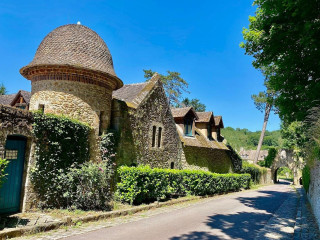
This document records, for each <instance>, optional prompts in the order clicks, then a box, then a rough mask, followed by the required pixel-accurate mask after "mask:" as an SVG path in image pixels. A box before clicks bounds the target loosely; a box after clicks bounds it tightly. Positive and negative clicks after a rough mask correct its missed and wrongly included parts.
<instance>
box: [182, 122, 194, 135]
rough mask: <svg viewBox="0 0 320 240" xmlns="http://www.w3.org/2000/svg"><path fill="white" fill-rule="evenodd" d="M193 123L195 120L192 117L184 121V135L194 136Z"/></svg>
mask: <svg viewBox="0 0 320 240" xmlns="http://www.w3.org/2000/svg"><path fill="white" fill-rule="evenodd" d="M192 124H193V121H192V120H191V119H186V120H185V122H184V135H186V136H192Z"/></svg>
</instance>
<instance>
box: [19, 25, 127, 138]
mask: <svg viewBox="0 0 320 240" xmlns="http://www.w3.org/2000/svg"><path fill="white" fill-rule="evenodd" d="M20 73H21V74H22V75H23V76H24V77H25V78H27V79H29V80H31V86H32V91H31V92H32V96H31V100H30V110H41V111H44V113H54V114H63V115H66V116H69V117H71V118H74V119H78V120H80V121H82V122H86V123H88V124H89V125H90V126H91V127H93V129H94V130H95V133H96V134H99V133H102V132H104V131H105V130H106V129H107V128H108V126H109V124H110V115H111V98H112V91H113V90H116V89H118V88H120V87H122V85H123V83H122V81H121V80H120V79H119V78H118V77H117V75H116V74H115V72H114V69H113V61H112V57H111V54H110V52H109V49H108V47H107V45H106V43H105V42H104V41H103V40H102V38H101V37H100V36H99V35H98V34H97V33H96V32H94V31H92V30H91V29H89V28H87V27H85V26H83V25H78V24H69V25H64V26H61V27H58V28H56V29H55V30H53V31H52V32H51V33H49V34H48V35H47V36H46V37H45V38H44V39H43V41H42V42H41V44H40V46H39V47H38V49H37V52H36V54H35V56H34V59H33V60H32V62H31V63H30V64H29V65H27V66H25V67H23V68H21V70H20Z"/></svg>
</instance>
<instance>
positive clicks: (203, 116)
mask: <svg viewBox="0 0 320 240" xmlns="http://www.w3.org/2000/svg"><path fill="white" fill-rule="evenodd" d="M196 113H197V115H198V117H199V119H198V120H196V122H210V120H211V119H213V112H196Z"/></svg>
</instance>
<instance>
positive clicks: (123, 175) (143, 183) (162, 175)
mask: <svg viewBox="0 0 320 240" xmlns="http://www.w3.org/2000/svg"><path fill="white" fill-rule="evenodd" d="M118 174H119V177H120V182H119V183H118V185H117V191H116V198H117V199H119V200H121V201H123V202H128V203H130V204H139V203H143V202H151V201H154V200H161V199H165V198H168V197H172V196H177V195H178V196H185V195H197V196H203V195H211V194H216V193H223V192H229V191H237V190H239V189H241V188H249V184H250V175H249V174H216V173H210V172H205V171H199V170H171V169H157V168H154V169H151V168H150V167H148V166H139V167H127V166H122V167H120V168H119V169H118Z"/></svg>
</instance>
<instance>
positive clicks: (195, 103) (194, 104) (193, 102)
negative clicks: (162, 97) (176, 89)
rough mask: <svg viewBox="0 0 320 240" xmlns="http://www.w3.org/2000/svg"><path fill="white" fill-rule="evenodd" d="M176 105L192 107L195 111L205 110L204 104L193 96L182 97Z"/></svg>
mask: <svg viewBox="0 0 320 240" xmlns="http://www.w3.org/2000/svg"><path fill="white" fill-rule="evenodd" d="M177 107H193V109H194V110H195V111H196V112H205V111H206V105H204V104H203V103H201V102H200V100H199V99H197V98H193V99H191V100H190V99H189V98H184V99H183V100H182V102H181V103H180V104H177Z"/></svg>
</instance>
